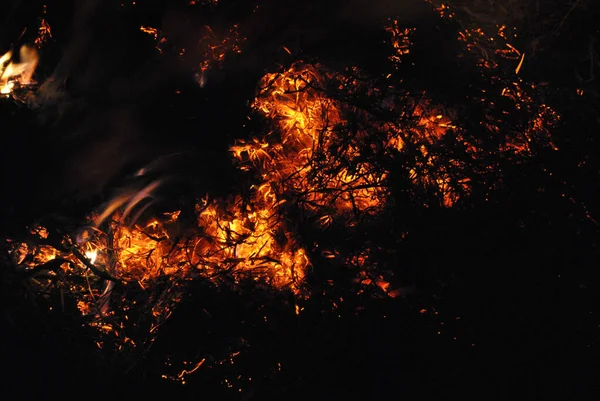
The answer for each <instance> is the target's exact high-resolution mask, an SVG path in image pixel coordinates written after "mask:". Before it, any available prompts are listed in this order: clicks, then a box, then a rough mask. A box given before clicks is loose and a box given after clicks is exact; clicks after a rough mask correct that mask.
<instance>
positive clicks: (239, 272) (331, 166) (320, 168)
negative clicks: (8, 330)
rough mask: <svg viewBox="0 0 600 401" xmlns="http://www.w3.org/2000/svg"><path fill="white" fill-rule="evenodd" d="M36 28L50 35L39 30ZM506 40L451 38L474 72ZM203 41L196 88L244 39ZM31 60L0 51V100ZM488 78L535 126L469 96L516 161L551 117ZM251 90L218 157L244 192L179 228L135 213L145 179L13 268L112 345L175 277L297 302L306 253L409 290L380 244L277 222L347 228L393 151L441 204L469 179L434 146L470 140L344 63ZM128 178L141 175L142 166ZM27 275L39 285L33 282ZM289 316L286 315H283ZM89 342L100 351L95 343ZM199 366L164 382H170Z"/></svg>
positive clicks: (174, 288)
mask: <svg viewBox="0 0 600 401" xmlns="http://www.w3.org/2000/svg"><path fill="white" fill-rule="evenodd" d="M438 12H440V14H441V15H442V16H444V17H446V18H454V17H455V14H454V11H452V10H451V9H450V8H449V7H448V6H444V5H442V6H439V7H438ZM42 26H45V25H44V23H43V24H42ZM40 29H41V28H40ZM140 29H141V31H142V32H145V33H147V34H149V35H152V36H153V37H154V38H155V39H156V40H158V38H159V36H160V32H159V31H158V30H157V29H155V28H151V27H143V26H142V27H141V28H140ZM386 29H387V31H388V32H389V33H390V34H391V36H392V38H391V46H392V48H393V49H394V54H393V55H392V56H391V58H390V60H391V61H392V62H393V63H395V64H396V65H398V64H399V63H401V62H402V61H403V59H404V58H405V57H406V56H407V55H408V54H410V46H411V34H412V32H413V30H412V29H409V28H403V27H401V26H400V24H399V22H398V21H397V20H393V21H391V24H390V25H389V26H388V27H387V28H386ZM40 32H42V30H40ZM43 32H45V33H47V34H48V35H50V36H51V33H50V28H49V27H47V29H45V30H44V31H43ZM509 32H510V30H509V29H508V28H507V27H506V26H499V27H498V32H497V34H496V36H495V37H494V40H490V37H489V36H488V35H487V34H486V33H485V32H484V31H483V30H481V29H477V28H472V29H464V30H462V31H461V33H460V38H459V40H461V41H462V42H464V43H465V47H466V49H467V50H468V51H471V52H476V54H478V55H479V56H480V57H479V58H478V65H479V66H480V67H481V69H482V71H485V72H486V73H487V72H489V71H496V70H497V69H498V68H499V66H500V64H501V63H504V62H507V63H516V62H518V64H517V65H516V67H515V68H510V71H511V72H515V73H516V74H518V72H519V70H520V69H521V67H522V65H523V60H524V56H525V55H524V53H523V54H521V53H520V52H519V51H518V50H517V49H516V48H515V47H513V46H512V45H510V43H508V38H509V37H510V35H509ZM205 33H206V34H205V36H204V37H203V38H202V40H201V41H200V46H203V47H202V49H203V50H204V60H203V61H202V62H201V63H200V65H199V70H200V73H199V74H200V76H199V83H200V85H201V86H202V85H204V83H205V82H206V74H207V72H208V71H209V70H210V69H211V68H214V67H215V66H219V65H220V64H222V63H223V60H224V59H225V58H226V56H227V55H228V54H231V53H238V52H240V51H241V50H240V49H241V48H240V44H241V42H243V39H241V38H240V37H239V35H238V34H237V26H234V27H233V28H232V30H230V32H229V35H228V36H225V35H219V34H216V33H215V32H214V31H213V30H212V28H210V27H208V26H207V27H205ZM500 39H502V40H500ZM164 40H166V39H165V38H161V39H160V42H161V43H164ZM36 43H37V42H36ZM484 43H486V45H487V44H489V43H493V45H494V46H496V47H495V51H494V52H486V51H485V47H484V46H483V44H484ZM482 49H483V50H482ZM159 50H160V47H159ZM477 52H479V53H477ZM184 53H185V52H184V51H182V54H184ZM288 53H289V51H288ZM38 59H39V58H38V55H37V52H36V51H35V49H34V48H31V47H27V46H24V47H23V48H21V53H20V63H17V64H14V63H12V61H11V60H12V53H11V52H8V53H6V54H4V55H3V56H2V57H0V91H1V92H2V93H11V91H12V90H13V89H14V88H15V87H18V86H21V85H27V84H29V83H31V80H32V76H33V73H34V71H35V67H36V66H37V63H38ZM398 70H399V69H398ZM516 74H515V75H516ZM393 76H394V75H393V74H389V75H387V76H386V78H388V79H390V78H391V77H393ZM493 82H494V84H495V86H494V88H496V89H497V93H494V95H496V96H497V95H500V96H502V97H503V100H506V103H508V104H509V105H510V107H513V108H514V109H515V110H519V111H527V112H528V113H529V114H531V115H533V116H534V117H533V118H531V119H529V120H528V121H527V124H524V125H523V126H522V127H519V128H520V129H521V128H522V130H520V131H518V132H506V133H505V132H504V131H505V130H506V125H503V123H502V121H501V120H498V119H497V118H495V117H493V115H494V114H496V115H497V114H502V113H497V108H499V107H500V106H498V105H496V104H494V103H493V102H492V101H490V99H489V98H488V95H487V94H485V93H482V97H481V101H482V102H485V104H486V110H487V111H488V116H486V118H485V121H482V126H484V127H485V128H486V129H487V130H488V131H489V132H491V133H493V134H497V135H500V134H501V133H503V134H504V135H505V136H506V140H505V141H504V143H503V144H502V146H501V147H502V149H500V150H501V151H506V152H512V154H516V155H526V154H528V153H529V152H530V149H529V147H530V145H529V144H530V143H531V142H532V141H533V140H534V139H535V138H536V137H547V136H548V135H549V133H548V128H549V127H551V126H552V124H554V123H556V122H557V121H558V120H559V118H560V117H559V116H558V114H557V113H556V112H555V111H554V110H553V109H552V108H550V107H549V106H547V105H545V104H537V103H536V102H535V101H534V97H533V94H534V93H535V85H532V84H527V83H526V82H524V81H523V80H521V79H519V78H517V77H516V76H512V77H511V81H507V80H506V79H504V78H503V79H500V78H498V77H497V76H494V78H493ZM259 86H260V91H259V93H258V95H257V96H256V99H255V100H254V102H253V103H252V105H251V107H252V109H253V110H254V112H255V114H257V115H259V116H261V118H264V119H265V121H266V123H267V125H268V129H267V131H266V134H265V135H263V136H259V137H255V138H252V139H250V140H246V141H238V142H236V143H235V144H234V145H233V146H231V148H230V153H231V155H232V158H233V159H234V161H235V162H236V163H237V165H238V166H239V168H240V169H242V170H244V171H251V172H253V173H255V177H256V182H255V183H254V185H252V186H251V187H250V188H249V191H248V194H247V195H246V196H242V195H232V196H230V197H229V198H226V199H211V198H209V197H205V198H203V199H200V200H198V202H197V204H196V205H195V209H194V211H193V212H194V213H195V219H194V221H193V224H192V223H189V224H188V223H184V222H183V221H181V220H180V216H181V211H173V212H171V213H166V214H162V215H159V216H154V217H153V218H149V219H148V218H146V217H145V215H146V214H148V211H149V210H150V208H151V206H152V204H153V199H154V196H155V193H156V191H157V190H158V189H159V188H160V186H161V181H160V180H156V181H153V182H150V183H146V184H145V186H142V187H138V188H135V189H133V188H131V189H129V190H125V191H123V192H121V193H119V194H117V195H116V196H114V197H113V198H112V199H111V200H110V201H109V202H108V203H107V204H105V205H104V207H103V208H101V209H100V210H97V211H96V212H95V213H94V214H93V215H92V216H90V218H89V221H88V222H87V226H86V227H85V228H84V229H83V230H81V231H80V232H79V234H78V235H76V237H75V240H73V239H72V238H71V237H70V236H68V235H63V234H60V235H59V238H58V239H56V238H53V237H56V236H57V235H58V234H57V233H49V232H48V230H46V229H45V228H43V227H36V228H35V229H32V230H30V234H31V238H28V239H27V240H25V241H23V242H15V243H11V244H10V249H11V251H10V252H11V257H12V259H13V261H14V263H15V265H17V266H18V267H22V268H24V269H25V271H28V272H31V274H32V275H34V274H35V279H36V282H37V283H38V284H39V285H40V286H42V287H43V288H53V286H56V288H59V287H60V284H59V285H57V282H60V280H68V279H69V278H70V277H77V278H81V277H84V278H85V280H73V281H72V282H69V289H70V291H71V293H72V294H73V297H75V299H76V301H77V302H76V305H77V308H78V309H79V310H80V311H81V313H82V314H84V315H89V316H90V321H91V323H90V324H91V325H92V326H93V327H96V328H97V329H98V330H99V331H100V332H102V333H106V334H108V335H110V336H112V337H113V338H114V341H115V343H117V344H118V349H122V347H125V346H127V347H135V346H136V345H135V344H136V343H140V341H139V339H138V338H136V339H135V341H134V340H132V339H131V338H130V337H128V336H127V335H126V334H125V332H126V329H127V327H129V326H128V324H133V323H128V322H127V321H128V317H127V316H128V315H127V313H128V311H129V310H131V309H133V308H140V307H143V308H145V309H144V310H147V311H149V313H150V315H151V317H149V319H151V322H150V324H149V327H150V328H149V330H148V333H147V335H149V336H152V335H154V333H155V332H156V331H157V330H158V328H159V327H161V325H162V324H163V323H164V322H165V321H167V319H169V317H170V316H171V314H172V312H173V308H174V306H175V305H176V304H177V303H178V302H180V301H181V299H182V298H183V296H184V293H185V290H184V285H183V283H184V282H185V281H187V280H193V279H203V280H210V281H211V282H213V283H215V284H219V285H241V284H243V283H245V282H254V283H257V284H259V285H266V286H270V287H271V288H274V289H276V290H286V291H291V292H292V293H293V294H295V295H296V296H297V297H302V296H305V295H307V292H306V288H305V286H304V281H305V279H306V275H307V270H308V267H309V266H310V264H311V262H310V259H309V256H310V255H315V254H316V255H318V254H320V257H322V258H324V259H326V260H327V262H328V263H339V264H340V265H343V266H346V267H349V268H356V269H357V271H358V272H359V273H358V275H357V276H358V277H357V279H356V282H357V283H359V284H360V285H362V286H363V287H366V286H369V287H370V288H371V289H373V290H374V291H378V292H379V293H383V294H386V295H387V296H390V297H397V296H400V295H403V294H408V293H410V292H411V291H412V290H411V289H410V288H408V287H407V288H395V289H394V288H393V285H392V280H391V278H390V274H389V272H386V271H385V266H381V265H378V263H377V258H376V257H375V254H376V253H377V252H381V251H382V250H381V249H377V248H376V247H373V246H371V244H365V245H364V247H362V248H360V249H356V250H353V252H354V253H353V254H351V255H346V254H344V253H343V252H341V251H340V250H337V249H317V248H318V246H317V245H315V246H314V248H313V249H308V248H306V247H305V245H306V244H304V243H303V242H302V238H300V237H299V235H298V234H297V232H298V231H299V230H297V229H296V227H294V226H293V223H292V222H290V221H288V219H287V218H286V217H288V216H289V215H290V214H291V213H296V212H301V215H302V216H303V217H308V218H310V219H312V221H314V222H316V224H317V225H319V226H320V227H321V228H323V229H326V228H327V227H329V226H332V225H334V224H338V225H340V226H343V227H344V228H347V229H348V228H352V227H359V224H360V223H361V221H363V220H364V218H365V217H373V216H377V215H378V214H379V213H381V212H382V211H384V209H385V207H386V204H387V202H388V198H389V197H390V180H391V177H390V176H391V172H390V171H389V170H388V167H387V165H385V163H381V164H378V160H384V161H385V160H391V159H393V158H394V157H395V156H397V155H398V154H402V155H404V156H407V158H409V161H408V162H407V165H406V173H407V174H408V176H409V179H410V182H411V185H413V186H414V187H415V188H422V189H425V190H427V191H429V192H433V193H435V194H436V195H437V201H438V203H439V205H440V206H444V207H448V208H450V207H453V206H454V205H455V204H456V202H457V201H459V200H460V199H461V197H463V196H464V195H467V194H469V192H470V190H471V181H470V178H469V177H467V176H465V175H464V174H460V171H462V170H464V162H463V161H459V160H454V159H450V158H448V157H445V155H444V154H443V153H444V152H443V150H442V151H440V150H439V148H440V147H441V148H443V143H444V142H443V141H445V140H448V139H452V140H454V141H456V142H457V143H459V144H461V145H464V148H465V149H466V152H467V154H468V155H469V157H472V158H477V157H478V154H479V152H481V146H478V144H477V143H476V140H474V139H467V136H466V135H465V129H464V128H463V127H461V126H460V124H459V123H457V122H455V121H457V115H458V114H459V107H458V106H457V107H456V108H451V109H448V108H444V107H442V106H441V105H439V104H436V102H434V100H433V99H432V98H430V96H428V94H427V93H424V92H423V93H416V94H412V93H409V92H407V91H401V90H398V91H391V93H389V94H388V93H387V92H385V90H384V89H377V88H376V85H374V84H373V82H372V81H369V78H368V77H365V74H363V73H362V72H361V71H360V70H359V69H358V68H356V67H349V68H348V69H346V70H345V71H341V72H340V71H337V72H334V71H331V70H329V69H327V68H326V67H324V66H322V65H319V64H309V63H304V62H296V63H294V64H292V65H291V66H290V67H289V68H284V69H282V70H281V71H280V72H276V73H267V74H266V75H265V76H264V77H263V78H262V79H261V80H260V82H259ZM357 94H361V96H366V97H367V99H369V100H373V102H375V104H376V106H375V107H374V108H376V109H377V110H378V111H380V112H386V113H389V114H386V115H390V116H391V117H390V118H387V119H382V118H379V117H378V116H375V115H374V113H371V112H370V111H368V110H365V109H364V108H360V107H359V106H357V105H355V104H352V102H351V101H348V100H346V99H348V98H351V97H353V96H355V95H357ZM503 107H507V106H503ZM500 110H501V111H502V112H504V111H505V110H503V109H500ZM382 120H384V121H382ZM450 133H452V134H453V135H450ZM369 155H377V157H372V156H371V157H369ZM408 156H409V157H408ZM137 176H138V178H139V177H143V176H144V169H142V170H140V172H139V173H138V175H137ZM190 213H191V212H190ZM40 271H43V272H44V273H47V277H46V276H43V275H41V274H40V275H39V276H38V275H37V274H38V273H39V272H40ZM58 273H60V274H58ZM92 273H93V274H92ZM117 285H121V286H122V287H121V288H123V287H125V288H132V287H135V288H136V291H139V290H141V291H145V293H146V294H147V300H146V301H145V304H144V305H142V306H140V305H137V304H136V302H138V301H137V300H135V299H129V298H128V297H126V296H125V295H123V293H122V291H120V288H119V287H118V286H117ZM60 288H62V287H60ZM157 288H161V290H160V291H159V290H157ZM111 305H118V308H114V307H112V306H111ZM301 310H302V309H301V308H299V307H298V306H296V313H299V312H300V311H301ZM145 340H146V339H143V341H141V342H142V343H143V342H146V341H145ZM98 345H99V347H102V346H104V344H103V343H102V342H99V343H98ZM203 362H204V360H202V361H201V362H199V363H198V364H197V365H195V367H194V368H192V369H186V370H183V371H182V373H181V374H180V375H176V376H175V377H177V378H178V379H181V380H183V378H184V377H185V376H186V375H187V374H190V373H192V372H194V371H195V370H197V369H198V368H199V367H200V366H201V365H202V363H203Z"/></svg>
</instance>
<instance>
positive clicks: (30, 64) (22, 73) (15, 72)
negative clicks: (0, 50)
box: [0, 45, 39, 95]
mask: <svg viewBox="0 0 600 401" xmlns="http://www.w3.org/2000/svg"><path fill="white" fill-rule="evenodd" d="M12 56H13V54H12V51H8V52H6V53H4V54H3V55H2V57H0V93H2V94H5V95H6V94H10V93H11V92H12V90H13V89H14V87H15V85H16V84H18V85H29V84H31V83H32V78H33V73H34V72H35V69H36V67H37V65H38V62H39V56H38V53H37V50H36V49H35V48H34V47H31V46H27V45H23V46H21V50H20V51H19V58H20V63H13V62H12V61H10V60H11V59H12ZM7 63H8V64H7Z"/></svg>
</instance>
